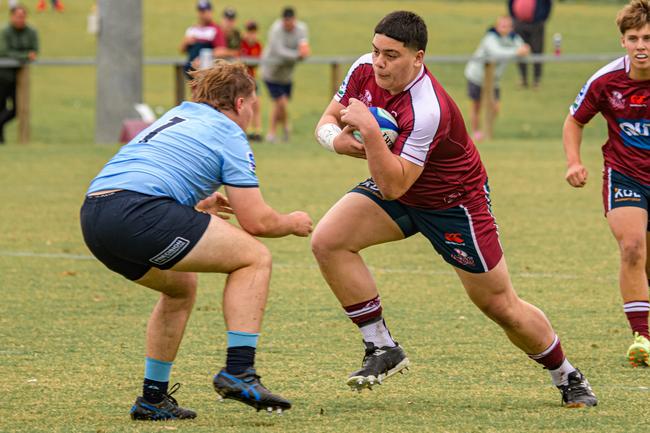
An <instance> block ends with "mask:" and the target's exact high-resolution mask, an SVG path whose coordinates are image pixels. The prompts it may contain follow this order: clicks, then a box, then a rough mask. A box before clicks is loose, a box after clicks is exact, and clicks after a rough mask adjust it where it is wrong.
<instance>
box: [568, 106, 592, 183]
mask: <svg viewBox="0 0 650 433" xmlns="http://www.w3.org/2000/svg"><path fill="white" fill-rule="evenodd" d="M583 128H584V125H583V124H581V123H579V122H578V121H577V120H575V119H574V118H573V115H572V114H568V115H567V117H566V119H565V120H564V127H563V128H562V141H563V142H564V154H565V155H566V160H567V171H566V175H565V176H564V178H565V179H566V181H567V182H569V184H570V185H571V186H573V187H575V188H582V187H583V186H585V184H586V183H587V176H588V174H589V173H588V172H587V169H586V168H585V166H584V165H582V161H581V160H580V144H581V143H582V130H583Z"/></svg>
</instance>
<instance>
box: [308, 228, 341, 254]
mask: <svg viewBox="0 0 650 433" xmlns="http://www.w3.org/2000/svg"><path fill="white" fill-rule="evenodd" d="M340 248H341V245H340V242H339V241H338V240H337V239H336V238H335V237H334V236H332V235H331V233H329V232H328V230H327V229H326V228H321V227H320V226H317V227H316V230H314V233H313V234H312V236H311V251H312V253H313V254H314V257H316V260H318V261H319V262H320V261H321V260H327V257H329V256H330V255H331V254H332V253H334V252H335V251H337V250H339V249H340Z"/></svg>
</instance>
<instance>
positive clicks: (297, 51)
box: [262, 7, 310, 143]
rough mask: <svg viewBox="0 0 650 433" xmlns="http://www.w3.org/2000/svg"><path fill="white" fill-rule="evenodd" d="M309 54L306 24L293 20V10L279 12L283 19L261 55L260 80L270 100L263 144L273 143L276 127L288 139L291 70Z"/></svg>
mask: <svg viewBox="0 0 650 433" xmlns="http://www.w3.org/2000/svg"><path fill="white" fill-rule="evenodd" d="M309 54H310V47H309V41H308V31H307V25H306V24H305V23H303V22H302V21H298V20H297V19H296V12H295V10H294V9H293V8H292V7H286V8H284V9H283V10H282V18H281V19H278V20H276V21H275V22H274V23H273V25H272V26H271V29H270V30H269V36H268V39H267V45H266V48H265V49H264V53H263V54H262V79H263V80H264V83H265V84H266V87H267V88H268V90H269V94H270V95H271V99H272V100H273V108H272V110H271V116H270V122H269V123H270V125H269V132H268V134H267V136H266V141H268V142H271V143H273V142H276V141H277V138H276V133H277V129H278V127H281V128H282V132H283V139H284V140H285V141H287V140H289V113H288V111H287V109H288V105H289V99H290V98H291V88H292V84H293V70H294V67H295V66H296V62H298V61H299V60H303V59H305V58H306V57H308V56H309Z"/></svg>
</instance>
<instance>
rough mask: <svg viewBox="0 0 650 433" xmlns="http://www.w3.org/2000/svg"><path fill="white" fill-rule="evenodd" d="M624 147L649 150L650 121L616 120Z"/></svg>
mask: <svg viewBox="0 0 650 433" xmlns="http://www.w3.org/2000/svg"><path fill="white" fill-rule="evenodd" d="M616 122H618V127H619V128H620V129H621V134H620V136H621V139H622V140H623V144H624V145H625V146H632V147H636V148H639V149H643V150H650V120H647V119H616Z"/></svg>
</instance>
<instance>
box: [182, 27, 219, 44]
mask: <svg viewBox="0 0 650 433" xmlns="http://www.w3.org/2000/svg"><path fill="white" fill-rule="evenodd" d="M185 36H187V37H192V38H194V39H197V40H199V41H207V42H210V41H212V40H214V38H215V37H216V36H217V28H216V27H211V26H192V27H190V28H188V29H187V31H185Z"/></svg>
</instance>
